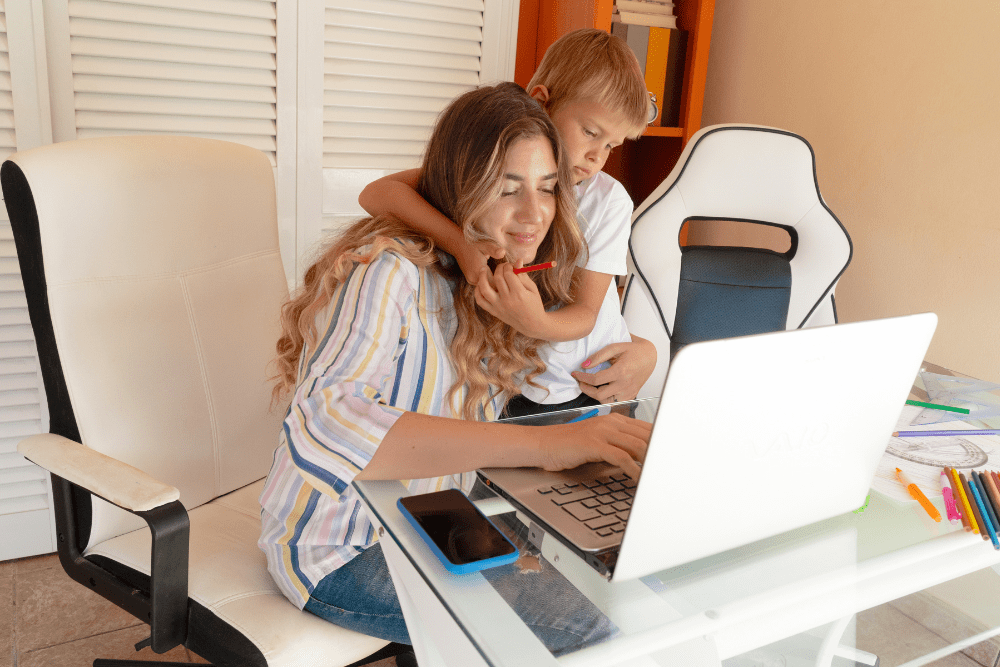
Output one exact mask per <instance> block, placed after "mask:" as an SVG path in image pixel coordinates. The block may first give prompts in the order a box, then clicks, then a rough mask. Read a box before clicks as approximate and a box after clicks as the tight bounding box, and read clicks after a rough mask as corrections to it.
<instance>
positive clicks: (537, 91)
mask: <svg viewBox="0 0 1000 667" xmlns="http://www.w3.org/2000/svg"><path fill="white" fill-rule="evenodd" d="M528 94H529V95H531V96H532V97H533V98H534V99H535V100H537V101H538V103H539V104H541V105H542V106H543V107H544V106H545V104H546V103H547V102H548V101H549V89H548V88H546V87H545V86H542V85H538V86H535V87H534V88H532V89H531V90H529V91H528Z"/></svg>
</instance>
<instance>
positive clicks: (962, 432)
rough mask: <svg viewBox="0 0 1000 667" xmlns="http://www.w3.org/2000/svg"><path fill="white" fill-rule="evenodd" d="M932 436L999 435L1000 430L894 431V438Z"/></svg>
mask: <svg viewBox="0 0 1000 667" xmlns="http://www.w3.org/2000/svg"><path fill="white" fill-rule="evenodd" d="M932 435H941V436H947V435H1000V428H970V429H965V430H956V431H895V432H894V433H893V434H892V437H894V438H920V437H923V436H932Z"/></svg>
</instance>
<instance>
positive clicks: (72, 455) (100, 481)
mask: <svg viewBox="0 0 1000 667" xmlns="http://www.w3.org/2000/svg"><path fill="white" fill-rule="evenodd" d="M17 451H18V452H20V453H21V455H22V456H23V457H24V458H26V459H28V460H29V461H31V462H32V463H34V464H36V465H38V466H40V467H42V468H44V469H45V470H48V471H49V472H51V473H53V474H55V475H58V476H60V477H62V478H63V479H65V480H67V481H69V482H72V483H73V484H76V485H77V486H80V487H83V488H84V489H87V490H88V491H90V492H91V493H93V494H94V495H95V496H99V497H101V498H103V499H104V500H107V501H108V502H109V503H112V504H114V505H117V506H118V507H121V508H122V509H125V510H128V511H130V512H148V511H149V510H152V509H155V508H157V507H161V506H163V505H166V504H168V503H171V502H174V501H175V500H179V499H180V496H181V494H180V491H178V490H177V489H176V488H175V487H173V486H170V485H169V484H164V483H163V482H160V481H159V480H157V479H156V478H154V477H152V476H150V475H147V474H146V473H144V472H143V471H141V470H139V469H138V468H133V467H132V466H130V465H128V464H127V463H122V462H121V461H119V460H117V459H113V458H111V457H110V456H106V455H104V454H101V453H100V452H96V451H94V450H93V449H90V448H89V447H85V446H83V445H81V444H80V443H78V442H73V441H72V440H69V439H67V438H64V437H62V436H59V435H53V434H52V433H40V434H38V435H33V436H30V437H28V438H25V439H24V440H22V441H21V442H20V443H18V445H17Z"/></svg>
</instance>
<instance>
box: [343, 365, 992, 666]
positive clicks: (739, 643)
mask: <svg viewBox="0 0 1000 667" xmlns="http://www.w3.org/2000/svg"><path fill="white" fill-rule="evenodd" d="M924 369H925V370H928V371H930V372H934V373H940V374H946V375H956V374H952V373H949V372H948V371H946V370H945V369H941V368H940V367H936V366H933V365H930V364H926V365H925V367H924ZM992 393H994V394H996V402H997V404H998V405H1000V393H998V392H996V391H993V392H992ZM911 397H912V398H915V399H917V400H923V401H926V400H928V395H927V393H926V392H925V391H923V388H922V383H921V382H920V379H919V378H918V382H917V385H916V386H915V388H914V392H913V394H912V396H911ZM989 423H990V422H988V421H986V422H983V424H987V425H988V424H989ZM993 423H995V422H993ZM977 425H982V424H978V423H977ZM887 456H888V454H887ZM355 486H356V488H357V489H358V491H359V493H360V494H361V496H362V498H363V499H364V501H365V502H366V503H367V504H368V507H369V508H370V510H371V515H372V518H373V520H374V521H375V523H376V525H378V526H379V528H378V531H379V535H380V538H381V541H382V545H383V551H384V553H385V556H386V560H387V562H388V563H389V567H390V571H391V572H392V575H393V580H394V582H395V584H396V589H397V593H398V594H399V596H400V602H401V604H402V606H403V611H404V613H405V615H406V619H407V624H408V626H410V628H411V633H410V634H411V637H413V639H414V648H415V650H416V652H417V658H418V661H419V662H420V664H421V666H422V667H430V666H431V665H461V666H463V667H465V666H467V665H493V666H496V667H499V666H501V665H511V666H513V665H517V666H522V665H573V666H576V665H579V666H584V665H594V666H597V665H600V666H601V667H607V666H610V665H623V666H624V665H633V666H635V667H638V666H640V665H646V666H651V665H672V664H684V665H698V664H705V665H712V664H719V662H720V661H721V660H724V659H727V658H732V657H734V656H738V655H740V654H743V653H745V652H747V651H751V650H753V649H756V648H759V647H762V646H765V645H768V644H771V643H773V642H776V641H779V640H782V639H784V638H787V637H792V636H793V635H798V634H799V633H803V632H805V631H808V630H811V629H814V628H817V627H820V626H824V625H828V624H830V627H829V632H828V633H827V636H826V638H825V639H822V638H821V639H817V641H816V656H817V657H816V660H815V661H814V663H815V664H825V665H829V664H830V661H831V659H832V657H833V655H834V653H835V652H837V651H840V652H841V654H842V655H850V651H849V650H847V652H846V653H844V650H845V649H843V648H838V646H839V644H840V642H841V639H842V638H841V634H842V633H843V630H844V628H845V627H846V626H847V623H848V621H849V620H850V619H851V617H852V616H853V615H854V614H855V613H857V612H858V611H861V610H864V609H868V608H870V607H874V606H877V605H880V604H883V603H885V602H888V601H890V600H894V599H896V598H899V597H902V596H904V595H908V594H911V593H914V592H917V591H920V590H923V589H925V588H927V587H929V586H933V585H935V584H939V583H942V582H945V581H949V580H951V579H954V578H957V577H960V576H962V575H965V574H968V573H971V572H974V571H976V570H979V569H982V568H985V567H988V566H992V565H996V564H998V563H1000V552H998V551H996V550H994V549H993V547H992V545H991V544H989V543H988V542H986V543H984V542H983V540H982V539H981V538H980V536H979V535H974V534H972V533H968V532H965V531H964V530H963V528H962V526H961V524H959V525H958V526H957V527H956V526H955V525H952V524H950V523H949V522H948V521H947V520H944V521H942V522H941V523H936V522H934V521H933V520H932V519H931V518H930V517H929V516H928V515H927V514H926V513H925V512H924V511H923V510H922V509H921V508H920V506H919V505H917V504H916V503H899V502H896V501H893V500H891V499H889V498H886V497H884V496H882V495H881V494H878V493H872V494H871V496H870V500H869V502H868V504H867V506H866V508H865V509H864V510H863V511H861V512H856V513H847V514H844V515H841V516H837V517H834V518H832V519H829V520H826V521H822V522H819V523H815V524H811V525H809V526H805V527H803V528H800V529H797V530H794V531H790V532H787V533H783V534H781V535H778V536H775V537H772V538H769V539H766V540H761V541H759V542H755V543H752V544H750V545H746V546H744V547H740V548H737V549H733V550H730V551H727V552H723V553H720V554H717V555H714V556H711V557H708V558H703V559H700V560H697V561H694V562H691V563H688V564H685V565H682V566H679V567H675V568H671V569H668V570H665V571H662V572H659V573H656V574H655V575H651V576H648V577H644V578H642V579H640V580H635V581H628V582H621V583H613V584H612V583H609V582H607V581H605V580H604V579H603V578H601V577H600V576H599V575H597V573H596V572H594V571H593V570H591V569H590V568H589V567H588V566H586V565H585V564H584V563H583V562H582V561H581V560H580V559H579V558H578V557H576V556H575V555H574V554H572V553H570V552H568V551H567V550H566V549H565V547H563V545H561V544H560V543H559V542H558V541H556V540H555V539H554V538H552V537H550V536H548V535H544V536H542V538H541V540H540V541H541V545H539V546H540V551H541V554H542V556H543V557H544V558H545V559H546V560H547V561H548V562H549V563H551V564H552V565H553V566H554V567H556V568H557V569H558V570H559V571H560V572H561V573H562V574H563V575H564V576H565V577H566V579H567V580H568V581H569V582H571V583H572V585H573V586H575V587H576V588H578V589H579V590H580V591H582V592H583V593H584V594H585V595H586V596H587V597H588V598H589V599H590V600H591V601H592V602H593V603H594V604H595V605H597V607H598V608H600V609H601V611H603V612H604V614H606V615H607V616H608V617H609V618H610V620H611V621H612V622H613V623H614V624H615V625H616V626H617V627H618V629H619V632H618V633H617V634H615V635H613V636H612V637H610V638H608V639H607V640H605V641H603V642H601V643H599V644H596V645H592V646H588V647H586V648H583V649H581V650H578V651H575V652H571V653H568V654H565V655H562V656H560V657H558V658H556V657H553V656H552V654H550V653H549V652H548V651H547V650H546V649H545V648H544V646H543V645H542V644H541V643H540V642H539V641H538V640H537V639H536V638H535V636H534V635H533V634H532V633H531V631H530V630H529V629H528V628H527V627H526V626H525V624H524V623H523V622H521V621H520V619H519V618H518V617H517V615H516V614H515V613H514V612H513V611H512V610H511V608H510V607H509V606H508V605H507V604H506V603H505V602H504V601H503V599H502V598H501V597H500V595H499V594H498V593H497V592H496V591H495V590H494V588H493V587H492V586H491V585H490V584H489V583H488V582H487V581H486V579H485V578H484V577H483V576H482V575H480V574H472V575H464V576H457V575H452V574H449V573H448V572H447V571H446V570H445V569H444V567H443V566H441V565H440V563H439V562H438V561H437V559H436V558H435V556H434V555H433V554H432V553H431V552H430V551H429V549H428V548H427V547H426V546H425V545H424V544H423V542H422V541H421V540H420V538H419V537H418V536H417V535H416V534H415V533H414V531H413V530H412V528H411V527H410V526H409V524H407V523H406V521H405V520H404V519H403V517H402V515H401V514H400V513H399V511H398V510H397V508H396V500H397V499H398V498H399V497H400V496H401V495H405V494H407V491H406V489H405V488H404V487H403V486H402V485H401V484H400V483H399V482H396V481H365V482H356V483H355ZM929 495H930V494H929ZM932 499H933V500H934V502H935V505H937V506H938V509H939V510H941V512H942V516H945V513H944V506H943V502H942V500H941V498H940V496H937V497H936V498H932ZM479 504H480V507H481V508H482V509H483V510H484V511H485V512H486V513H487V514H498V513H501V512H504V511H510V510H511V508H510V506H509V505H508V504H507V503H506V501H503V500H502V499H499V498H492V499H486V500H483V501H479ZM847 643H848V644H850V641H849V640H848V641H847Z"/></svg>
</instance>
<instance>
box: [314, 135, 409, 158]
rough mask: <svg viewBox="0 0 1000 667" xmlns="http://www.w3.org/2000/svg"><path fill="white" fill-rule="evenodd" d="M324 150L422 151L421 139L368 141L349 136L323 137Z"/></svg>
mask: <svg viewBox="0 0 1000 667" xmlns="http://www.w3.org/2000/svg"><path fill="white" fill-rule="evenodd" d="M323 149H324V152H329V153H365V154H368V155H378V154H380V153H381V154H384V155H407V156H418V157H419V156H420V155H421V154H422V153H423V151H424V142H422V141H402V140H388V141H368V140H365V139H354V138H351V137H324V138H323Z"/></svg>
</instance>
